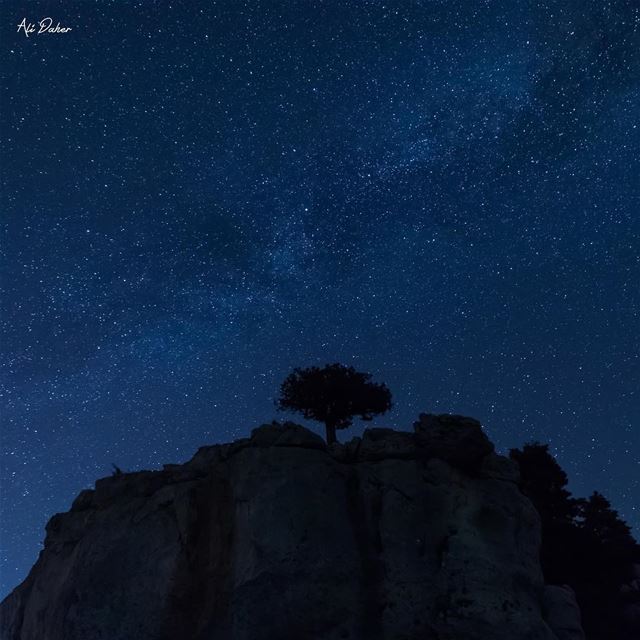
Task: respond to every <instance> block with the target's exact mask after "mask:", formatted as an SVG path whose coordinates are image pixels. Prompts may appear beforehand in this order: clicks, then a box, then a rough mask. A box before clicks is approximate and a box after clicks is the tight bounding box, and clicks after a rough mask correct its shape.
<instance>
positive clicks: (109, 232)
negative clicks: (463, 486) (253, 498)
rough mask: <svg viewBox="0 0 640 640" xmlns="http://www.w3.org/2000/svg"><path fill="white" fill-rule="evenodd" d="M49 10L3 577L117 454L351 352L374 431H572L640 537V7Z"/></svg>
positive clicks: (571, 443) (29, 95) (583, 462)
mask: <svg viewBox="0 0 640 640" xmlns="http://www.w3.org/2000/svg"><path fill="white" fill-rule="evenodd" d="M41 5H42V6H41V7H39V8H38V9H34V8H33V7H27V6H26V3H18V2H8V3H3V7H2V10H1V22H0V27H1V28H2V30H3V31H2V33H3V36H2V44H1V45H0V46H2V55H3V57H4V60H6V61H7V62H6V63H5V64H3V65H2V78H3V98H2V122H3V126H2V138H3V146H2V150H1V153H2V165H3V171H2V210H3V225H4V226H3V231H4V236H3V246H2V249H3V255H2V273H3V276H2V288H3V292H2V304H3V309H2V317H1V320H2V330H3V338H2V345H1V346H2V356H3V357H2V362H3V370H2V385H3V406H4V409H3V411H2V436H1V437H2V443H1V444H2V447H1V451H2V457H1V475H0V481H1V484H2V492H1V496H0V507H1V511H2V525H1V527H2V529H1V540H0V542H1V546H2V557H1V565H0V571H1V581H0V582H1V589H2V593H6V591H7V590H8V589H10V588H12V587H13V586H15V585H16V584H17V583H18V582H19V581H20V580H21V579H23V578H24V576H25V575H26V573H27V571H28V569H29V567H30V566H31V565H32V563H33V562H34V561H35V559H36V557H37V553H38V550H39V549H40V547H41V541H42V540H43V537H44V525H45V523H46V521H47V519H48V518H49V517H50V516H51V515H53V514H54V513H55V512H58V511H64V510H66V509H68V508H69V506H70V503H71V501H72V499H73V497H74V496H75V495H76V494H77V493H78V492H79V491H80V490H81V489H82V488H84V487H88V486H91V485H92V483H93V482H94V480H95V479H96V478H97V477H100V476H104V475H108V474H109V473H110V471H111V463H116V464H117V465H118V466H119V467H121V468H123V469H125V470H135V469H141V468H158V467H159V466H160V465H161V464H163V463H168V462H179V461H184V460H186V459H188V458H189V457H190V456H191V455H192V453H193V452H194V451H195V449H196V448H197V447H198V446H201V445H203V444H207V443H215V442H223V441H228V440H230V439H233V438H236V437H241V436H245V435H247V434H248V432H249V431H250V429H251V428H253V427H254V426H257V425H258V424H260V423H262V422H265V421H271V420H272V419H274V418H278V419H280V418H283V417H284V416H283V415H281V414H278V412H277V411H276V410H275V407H274V402H273V399H274V396H275V394H276V393H277V389H278V386H279V383H280V382H281V380H282V379H283V378H284V376H285V375H286V374H287V373H288V372H289V371H290V370H291V369H292V367H294V366H299V365H309V364H324V363H327V362H334V361H341V362H344V363H346V364H352V365H354V366H356V367H357V368H360V369H363V370H365V371H369V372H371V373H372V374H373V375H374V377H375V378H376V379H378V380H381V381H385V382H386V383H387V384H388V386H389V387H390V388H391V390H392V391H393V393H394V401H395V408H394V410H393V411H392V412H391V413H390V414H388V415H387V416H384V417H382V418H380V419H379V420H378V421H377V424H380V425H384V426H394V427H397V428H403V429H410V428H411V424H412V422H413V420H415V418H416V417H417V415H418V413H419V412H421V411H428V412H454V413H462V414H468V415H472V416H475V417H477V418H479V419H480V420H481V421H482V422H483V423H484V425H485V427H486V429H487V431H488V433H489V435H490V437H491V438H492V439H493V440H494V441H495V442H496V444H497V447H498V448H499V449H500V450H501V451H505V450H507V449H508V448H509V447H511V446H520V445H522V444H523V443H524V442H526V441H532V440H540V441H543V442H549V443H550V444H551V448H552V451H553V452H554V454H555V455H556V456H557V457H558V460H559V461H560V463H561V465H562V466H563V467H564V468H565V469H566V470H567V472H568V474H569V476H570V478H571V481H572V483H571V488H572V490H573V491H574V493H576V494H577V495H586V494H588V493H590V492H591V491H593V490H594V489H597V490H599V491H601V492H603V493H604V494H605V495H607V496H608V497H609V498H610V499H611V501H612V503H613V505H614V507H615V508H617V509H618V510H619V511H620V513H621V515H622V516H623V518H625V519H626V520H627V521H628V522H629V523H630V524H631V525H633V526H634V527H635V531H636V532H637V531H638V527H639V526H640V512H639V510H638V509H637V508H636V503H637V501H638V500H637V498H638V490H639V488H640V487H639V482H638V478H640V473H639V472H640V463H639V453H638V452H639V449H640V435H639V431H638V426H639V421H640V407H639V400H638V395H637V389H638V388H640V364H639V356H638V351H639V349H638V346H639V345H638V329H639V322H638V310H639V308H640V304H639V303H640V292H639V287H638V282H640V265H639V260H638V255H639V249H640V218H639V203H640V199H639V197H640V178H639V174H640V160H639V156H640V153H639V152H640V107H639V104H640V103H639V98H640V90H639V89H640V13H639V10H638V8H637V6H636V3H634V2H632V1H631V0H629V1H623V0H610V1H607V0H598V1H596V0H579V1H578V0H549V1H547V2H538V3H533V2H530V3H524V2H506V1H491V2H489V1H474V0H469V1H467V2H446V1H444V0H431V1H423V2H420V1H417V0H415V1H412V2H408V1H407V2H389V3H384V2H382V1H377V0H376V1H369V2H366V1H361V2H353V1H350V2H347V1H346V0H345V1H344V2H337V1H334V0H327V1H324V2H320V1H317V2H316V1H313V0H305V1H304V2H303V1H287V2H259V1H256V0H251V1H250V2H242V1H241V0H228V1H225V2H223V1H220V2H207V3H200V2H197V1H193V0H190V1H189V2H166V1H165V2H155V3H144V4H142V3H137V4H134V3H124V2H100V3H88V2H73V1H65V2H60V3H57V2H51V1H47V2H43V3H41ZM25 12H26V13H25ZM45 16H51V17H53V18H54V24H55V23H56V22H58V21H60V23H61V25H63V26H69V27H71V28H72V30H71V31H69V32H67V33H56V34H53V33H45V34H40V35H34V34H31V35H30V36H29V37H26V35H25V34H24V33H19V32H18V31H17V29H16V27H17V25H18V24H19V23H20V21H21V20H22V19H23V18H25V17H26V18H27V20H28V21H31V22H37V21H38V20H40V19H41V18H43V17H45ZM314 428H315V427H314ZM360 429H361V427H360V426H358V427H356V428H354V429H352V431H351V433H353V434H357V433H359V431H360ZM340 437H341V438H343V439H344V438H345V437H347V438H348V437H350V434H345V432H341V433H340Z"/></svg>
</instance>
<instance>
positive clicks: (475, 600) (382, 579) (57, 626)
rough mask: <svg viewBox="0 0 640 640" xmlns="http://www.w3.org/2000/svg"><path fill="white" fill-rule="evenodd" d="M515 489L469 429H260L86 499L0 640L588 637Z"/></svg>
mask: <svg viewBox="0 0 640 640" xmlns="http://www.w3.org/2000/svg"><path fill="white" fill-rule="evenodd" d="M517 480H518V468H517V465H515V463H513V462H512V461H510V460H509V459H507V458H504V457H501V456H498V455H496V454H495V453H494V451H493V445H492V444H491V443H490V442H489V440H488V439H487V437H486V436H485V435H484V433H483V431H482V429H481V426H480V424H479V423H478V422H477V421H475V420H472V419H470V418H464V417H460V416H449V415H442V416H432V415H424V414H423V415H421V416H420V419H419V421H418V422H416V423H415V425H414V431H413V432H412V433H409V432H399V431H393V430H390V429H368V430H367V431H365V432H364V435H363V437H362V438H354V439H353V440H351V442H349V443H347V444H344V445H334V446H332V447H331V448H327V446H326V445H325V443H324V441H323V440H322V439H321V438H320V437H319V436H317V435H315V434H314V433H312V432H310V431H308V430H307V429H305V428H304V427H301V426H299V425H295V424H292V423H285V424H282V425H280V424H277V423H273V424H271V425H265V426H262V427H259V428H257V429H254V431H253V432H252V435H251V437H250V438H247V439H243V440H239V441H236V442H234V443H231V444H226V445H217V446H211V447H203V448H201V449H200V450H199V451H198V452H197V453H196V455H195V456H194V457H193V458H192V459H191V460H190V461H189V462H187V463H186V464H182V465H166V466H165V467H164V469H163V470H162V471H142V472H138V473H126V474H121V475H114V476H111V477H107V478H103V479H101V480H98V481H97V482H96V485H95V489H94V490H86V491H83V492H81V493H80V494H79V495H78V497H77V498H76V500H75V501H74V503H73V505H72V507H71V510H70V511H69V512H67V513H64V514H57V515H55V516H54V517H53V518H51V520H50V521H49V523H48V525H47V536H46V540H45V547H44V550H43V551H42V552H41V554H40V557H39V559H38V561H37V562H36V564H35V565H34V567H33V569H32V570H31V573H30V574H29V576H28V577H27V578H26V580H25V581H24V582H23V583H22V584H21V585H20V586H19V587H17V588H16V589H15V590H14V591H13V592H12V593H11V594H10V595H9V596H8V597H7V598H6V599H5V600H4V602H2V604H1V605H0V640H98V639H100V640H102V639H105V640H106V639H108V640H205V639H206V640H227V639H233V640H286V639H289V638H291V639H294V638H295V639H296V640H307V639H308V640H334V639H335V640H344V639H351V640H414V639H415V640H418V639H419V640H502V639H504V640H519V639H522V640H525V639H526V640H580V639H581V638H583V635H582V632H581V630H580V625H579V612H577V610H576V608H575V601H574V600H573V598H572V595H571V593H570V592H568V591H566V590H562V589H559V588H557V587H555V588H551V589H550V588H546V589H545V587H544V585H543V578H542V572H541V569H540V563H539V559H538V551H539V543H540V529H539V517H538V514H537V513H536V511H535V509H534V508H533V506H532V504H531V503H530V502H529V500H528V499H527V498H525V497H524V496H523V495H522V494H521V492H520V491H519V489H518V486H517Z"/></svg>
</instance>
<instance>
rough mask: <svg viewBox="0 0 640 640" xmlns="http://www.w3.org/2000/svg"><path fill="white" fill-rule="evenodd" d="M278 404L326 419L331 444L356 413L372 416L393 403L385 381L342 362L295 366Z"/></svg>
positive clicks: (368, 418)
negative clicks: (322, 365)
mask: <svg viewBox="0 0 640 640" xmlns="http://www.w3.org/2000/svg"><path fill="white" fill-rule="evenodd" d="M276 405H277V406H278V408H279V409H283V410H287V411H295V412H298V413H301V414H302V415H303V416H304V417H305V418H307V419H309V420H317V421H319V422H323V423H324V424H325V427H326V433H327V442H328V443H329V444H331V443H333V442H335V441H336V429H346V428H347V427H350V426H351V424H352V422H353V418H354V417H356V416H359V417H360V418H361V419H362V420H371V419H372V418H373V416H374V415H379V414H382V413H385V412H386V411H388V410H389V409H390V408H391V406H392V404H391V392H390V391H389V389H388V388H387V386H386V385H385V384H382V383H376V382H372V381H371V374H369V373H363V372H360V371H356V370H355V369H354V368H353V367H347V366H345V365H342V364H338V363H335V364H328V365H326V366H324V367H315V366H314V367H308V368H306V369H301V368H297V369H294V370H293V372H292V373H290V374H289V375H288V376H287V377H286V379H285V380H284V382H283V383H282V386H281V388H280V397H279V399H278V400H277V401H276Z"/></svg>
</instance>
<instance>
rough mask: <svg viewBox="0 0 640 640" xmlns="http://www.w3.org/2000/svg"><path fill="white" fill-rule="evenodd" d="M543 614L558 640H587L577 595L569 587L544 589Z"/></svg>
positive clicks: (550, 586)
mask: <svg viewBox="0 0 640 640" xmlns="http://www.w3.org/2000/svg"><path fill="white" fill-rule="evenodd" d="M543 612H544V616H545V618H546V620H547V623H548V624H549V626H550V627H551V628H552V629H553V632H554V633H555V634H556V636H557V638H558V640H585V637H584V632H583V630H582V622H581V620H580V608H579V607H578V603H577V602H576V594H575V593H574V592H573V589H572V588H571V587H569V586H568V585H562V586H558V585H548V586H546V587H545V588H544V597H543Z"/></svg>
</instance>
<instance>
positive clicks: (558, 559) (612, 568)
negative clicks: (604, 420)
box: [510, 443, 640, 640]
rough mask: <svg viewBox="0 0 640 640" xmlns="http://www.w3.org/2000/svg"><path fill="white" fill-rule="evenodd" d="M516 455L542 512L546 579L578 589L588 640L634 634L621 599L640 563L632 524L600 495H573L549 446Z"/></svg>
mask: <svg viewBox="0 0 640 640" xmlns="http://www.w3.org/2000/svg"><path fill="white" fill-rule="evenodd" d="M510 457H511V458H512V459H513V460H516V461H517V462H518V464H519V466H520V474H521V489H522V491H523V493H524V494H525V495H527V496H528V497H529V498H530V499H531V501H532V502H533V504H534V506H535V507H536V509H537V510H538V513H539V514H540V519H541V526H542V546H541V550H540V560H541V564H542V570H543V572H544V576H545V581H546V582H547V583H550V584H568V585H570V586H571V587H572V588H573V590H574V591H575V593H576V597H577V600H578V604H579V605H580V610H581V612H582V623H583V627H584V630H585V634H586V636H587V639H588V640H628V638H631V637H634V633H635V632H634V631H633V630H631V629H630V628H629V627H628V626H627V623H626V622H625V621H624V619H623V615H622V609H623V606H624V598H623V597H621V587H622V585H623V584H625V582H628V581H629V580H630V579H631V574H632V567H633V564H634V563H637V562H640V547H639V546H638V544H637V543H636V542H635V540H634V539H633V538H632V536H631V530H630V529H629V527H628V526H627V525H626V524H625V523H624V521H622V520H621V519H620V517H619V516H618V514H617V513H616V512H615V511H614V510H613V509H611V505H610V504H609V501H608V500H607V499H606V498H605V497H604V496H603V495H601V494H600V493H598V492H595V493H594V494H593V495H592V496H591V497H590V498H589V499H588V500H585V499H576V498H573V497H572V496H571V493H570V492H569V491H568V490H567V489H566V486H567V475H566V473H565V472H564V471H563V470H562V468H561V467H560V465H558V463H557V462H556V461H555V459H554V458H553V456H552V455H551V454H550V453H549V447H548V445H542V444H539V443H533V444H527V445H525V446H524V447H523V448H522V450H520V449H512V450H511V451H510Z"/></svg>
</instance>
